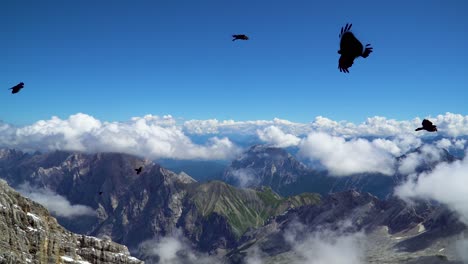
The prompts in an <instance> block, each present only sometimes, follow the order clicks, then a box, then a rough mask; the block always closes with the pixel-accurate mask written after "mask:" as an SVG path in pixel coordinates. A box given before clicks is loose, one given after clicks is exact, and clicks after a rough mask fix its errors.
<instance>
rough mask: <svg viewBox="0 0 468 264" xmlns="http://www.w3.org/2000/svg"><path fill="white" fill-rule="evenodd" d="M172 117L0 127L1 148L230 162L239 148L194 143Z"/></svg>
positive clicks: (216, 140)
mask: <svg viewBox="0 0 468 264" xmlns="http://www.w3.org/2000/svg"><path fill="white" fill-rule="evenodd" d="M175 124H176V121H175V119H173V118H172V117H171V116H163V117H158V116H152V115H147V116H144V117H135V118H132V119H131V120H130V121H128V122H111V123H110V122H101V121H99V120H97V119H95V118H93V117H91V116H89V115H85V114H81V113H79V114H76V115H72V116H70V117H69V118H68V119H66V120H62V119H60V118H58V117H52V118H51V119H50V120H41V121H38V122H36V123H34V124H32V125H29V126H25V127H21V128H15V127H12V126H8V125H6V126H5V125H3V126H2V127H1V128H0V146H3V147H10V148H18V149H23V150H26V151H33V150H72V151H86V152H107V151H110V152H124V153H130V154H135V155H140V156H146V157H150V158H175V159H229V158H231V157H233V156H234V155H236V154H237V153H238V152H239V148H238V147H237V146H236V145H234V144H233V143H232V142H231V141H230V140H229V139H228V138H226V137H213V138H210V139H209V140H208V141H207V142H206V143H205V144H204V145H199V144H195V143H193V142H192V140H191V139H190V138H189V137H188V136H187V135H185V134H184V132H183V130H182V128H181V127H180V126H176V125H175Z"/></svg>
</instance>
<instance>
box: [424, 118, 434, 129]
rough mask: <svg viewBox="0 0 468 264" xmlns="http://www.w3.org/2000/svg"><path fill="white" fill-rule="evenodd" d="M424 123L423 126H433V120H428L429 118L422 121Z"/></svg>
mask: <svg viewBox="0 0 468 264" xmlns="http://www.w3.org/2000/svg"><path fill="white" fill-rule="evenodd" d="M422 125H423V127H430V126H432V122H431V121H429V120H427V119H424V120H423V121H422Z"/></svg>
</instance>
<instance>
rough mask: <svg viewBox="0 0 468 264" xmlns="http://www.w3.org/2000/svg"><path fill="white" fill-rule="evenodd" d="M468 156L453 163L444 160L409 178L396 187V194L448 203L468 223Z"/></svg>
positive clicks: (403, 197) (408, 198) (406, 198)
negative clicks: (429, 169)
mask: <svg viewBox="0 0 468 264" xmlns="http://www.w3.org/2000/svg"><path fill="white" fill-rule="evenodd" d="M467 193H468V157H466V156H465V158H464V159H463V160H458V161H454V162H452V163H446V162H442V163H440V164H438V165H437V166H436V167H435V168H434V170H432V171H430V172H424V173H421V174H419V175H417V174H411V176H410V177H409V179H408V180H407V181H406V182H405V183H403V184H402V185H401V186H398V187H397V188H396V189H395V194H396V195H398V196H399V197H401V198H402V199H405V200H412V199H428V200H436V201H439V202H441V203H443V204H446V205H447V206H449V208H451V209H452V210H454V211H456V212H457V213H458V214H459V215H460V218H461V220H462V221H463V222H465V223H466V224H468V204H467V202H466V194H467Z"/></svg>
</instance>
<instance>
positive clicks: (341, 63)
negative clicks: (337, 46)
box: [338, 54, 354, 72]
mask: <svg viewBox="0 0 468 264" xmlns="http://www.w3.org/2000/svg"><path fill="white" fill-rule="evenodd" d="M353 63H354V57H351V56H346V55H343V54H341V56H340V59H339V60H338V69H340V71H343V72H349V70H348V68H349V67H351V66H353Z"/></svg>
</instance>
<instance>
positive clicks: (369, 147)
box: [299, 132, 395, 176]
mask: <svg viewBox="0 0 468 264" xmlns="http://www.w3.org/2000/svg"><path fill="white" fill-rule="evenodd" d="M383 145H384V144H382V142H381V141H377V142H376V143H374V142H370V141H368V140H365V139H352V140H349V141H346V140H345V139H344V138H343V137H337V136H331V135H328V134H325V133H322V132H318V133H310V134H309V135H308V136H307V137H306V138H305V139H304V140H302V141H301V143H300V144H299V148H300V150H299V154H300V155H303V156H304V157H306V158H309V159H310V160H319V161H320V162H321V163H322V165H324V166H325V167H326V168H327V169H328V170H329V172H330V173H331V174H332V175H335V176H347V175H351V174H356V173H366V172H373V173H382V174H385V175H391V174H393V172H394V163H395V159H394V157H393V156H392V155H391V154H390V153H389V152H388V151H387V150H386V148H387V146H383Z"/></svg>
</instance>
